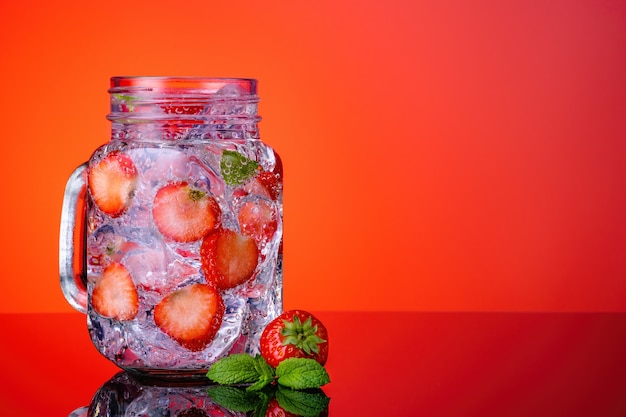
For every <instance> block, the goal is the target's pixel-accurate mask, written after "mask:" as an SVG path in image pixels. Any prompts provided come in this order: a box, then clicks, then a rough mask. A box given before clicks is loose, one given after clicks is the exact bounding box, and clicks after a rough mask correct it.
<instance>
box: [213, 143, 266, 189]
mask: <svg viewBox="0 0 626 417" xmlns="http://www.w3.org/2000/svg"><path fill="white" fill-rule="evenodd" d="M258 169H259V163H258V162H256V161H253V160H252V159H250V158H247V157H245V156H244V155H242V154H240V153H239V152H236V151H231V150H228V149H224V151H223V152H222V158H221V159H220V170H221V171H222V177H223V178H224V182H226V184H227V185H229V186H231V187H234V186H237V185H240V184H243V183H244V182H246V180H248V179H250V178H252V177H253V176H254V175H255V174H256V173H257V171H258Z"/></svg>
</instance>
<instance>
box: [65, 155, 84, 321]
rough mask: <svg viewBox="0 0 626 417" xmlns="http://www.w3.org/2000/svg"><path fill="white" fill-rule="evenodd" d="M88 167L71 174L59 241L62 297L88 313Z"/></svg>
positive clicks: (66, 189)
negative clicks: (86, 198)
mask: <svg viewBox="0 0 626 417" xmlns="http://www.w3.org/2000/svg"><path fill="white" fill-rule="evenodd" d="M86 173H87V163H86V162H85V163H84V164H82V165H80V166H79V167H78V168H76V169H75V170H74V172H72V174H71V175H70V178H69V179H68V180H67V184H66V186H65V194H64V195H63V208H62V211H61V233H60V238H59V272H60V275H61V289H62V290H63V295H64V296H65V298H66V299H67V301H68V302H69V303H70V305H71V306H72V307H74V308H75V309H76V310H78V311H80V312H81V313H87V288H86V285H85V283H86V268H85V265H86V262H85V257H86V252H85V236H86V235H85V225H86V206H85V197H86V192H87V181H86Z"/></svg>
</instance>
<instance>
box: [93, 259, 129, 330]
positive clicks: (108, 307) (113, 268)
mask: <svg viewBox="0 0 626 417" xmlns="http://www.w3.org/2000/svg"><path fill="white" fill-rule="evenodd" d="M91 305H92V307H93V309H94V310H95V311H96V312H97V313H98V314H100V315H101V316H104V317H109V318H112V319H116V320H132V319H133V318H135V316H136V315H137V312H138V311H139V297H138V295H137V289H136V288H135V284H134V283H133V280H132V278H131V276H130V273H129V272H128V270H127V269H126V268H125V267H124V265H122V264H120V263H118V262H113V263H111V264H110V265H109V266H107V267H106V268H105V269H104V271H103V272H102V275H101V276H100V278H99V279H98V280H97V281H96V283H95V285H94V288H93V291H92V293H91Z"/></svg>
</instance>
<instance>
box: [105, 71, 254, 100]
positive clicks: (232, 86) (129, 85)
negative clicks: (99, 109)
mask: <svg viewBox="0 0 626 417" xmlns="http://www.w3.org/2000/svg"><path fill="white" fill-rule="evenodd" d="M220 91H222V92H224V91H227V92H228V93H230V94H228V95H234V94H235V93H237V94H238V95H243V96H256V94H257V80H256V79H254V78H221V77H193V76H176V77H170V76H115V77H111V88H110V89H109V93H111V94H123V93H130V92H141V93H146V94H150V93H156V94H159V93H160V94H194V95H202V96H211V95H213V94H219V93H220Z"/></svg>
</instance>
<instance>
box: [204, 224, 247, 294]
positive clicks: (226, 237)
mask: <svg viewBox="0 0 626 417" xmlns="http://www.w3.org/2000/svg"><path fill="white" fill-rule="evenodd" d="M200 261H201V264H202V271H203V272H204V276H205V278H206V280H207V281H208V282H209V283H211V284H213V285H215V287H216V288H217V289H218V290H226V289H229V288H233V287H236V286H237V285H240V284H243V283H244V282H246V281H248V280H249V279H250V278H252V276H253V275H254V271H255V270H256V267H257V264H258V261H259V249H258V248H257V245H256V243H255V241H254V239H253V238H251V237H249V236H245V235H242V234H240V233H237V232H235V231H233V230H228V229H219V230H217V231H215V232H213V233H210V234H209V235H207V236H206V237H205V238H204V240H203V241H202V245H201V246H200Z"/></svg>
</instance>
